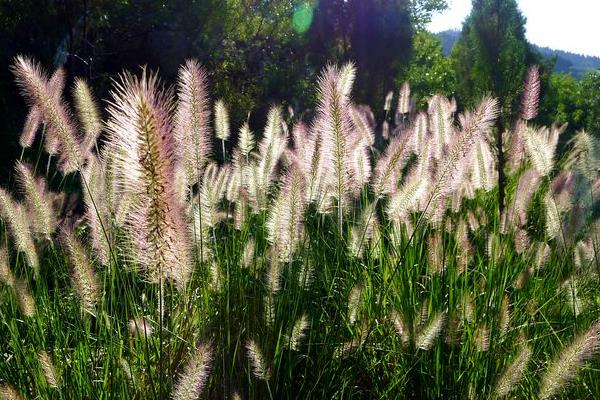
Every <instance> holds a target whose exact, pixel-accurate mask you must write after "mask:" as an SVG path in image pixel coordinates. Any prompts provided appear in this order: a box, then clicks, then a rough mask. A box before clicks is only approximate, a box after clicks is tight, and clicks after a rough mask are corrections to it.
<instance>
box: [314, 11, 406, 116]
mask: <svg viewBox="0 0 600 400" xmlns="http://www.w3.org/2000/svg"><path fill="white" fill-rule="evenodd" d="M410 7H411V2H410V1H409V0H321V1H320V2H319V4H318V6H317V7H316V9H315V22H314V24H313V26H312V28H311V30H310V32H309V33H310V51H309V53H312V58H313V62H312V63H313V65H315V66H318V67H319V68H320V67H321V66H323V65H324V64H326V63H327V62H330V61H335V62H342V61H353V62H355V63H356V67H357V70H358V72H359V74H358V80H357V82H356V85H355V88H356V89H355V90H354V93H353V94H354V96H355V97H356V98H357V100H358V101H360V102H365V103H367V104H371V105H375V109H381V108H382V107H378V105H380V104H381V105H382V104H383V100H384V96H385V93H386V92H387V91H388V90H390V89H391V88H392V87H393V85H394V77H396V76H397V74H398V73H399V71H400V68H401V67H402V66H403V65H405V64H406V62H407V61H408V60H409V58H410V52H411V48H412V36H413V27H412V23H411V8H410Z"/></svg>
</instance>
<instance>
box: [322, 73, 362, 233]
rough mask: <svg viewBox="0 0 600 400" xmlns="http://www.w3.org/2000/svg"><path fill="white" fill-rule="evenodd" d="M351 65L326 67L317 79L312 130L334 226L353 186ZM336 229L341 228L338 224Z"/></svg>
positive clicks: (339, 219)
mask: <svg viewBox="0 0 600 400" xmlns="http://www.w3.org/2000/svg"><path fill="white" fill-rule="evenodd" d="M354 75H355V69H354V65H353V64H346V65H344V66H343V67H342V68H338V67H336V66H333V65H329V66H328V67H327V68H326V69H325V71H324V72H323V73H322V74H321V76H320V78H319V105H318V108H317V118H316V121H315V123H314V126H313V130H314V131H316V132H318V133H319V134H321V135H322V140H323V141H322V144H321V147H320V149H319V150H320V152H321V159H322V161H323V163H324V170H323V171H322V172H323V173H324V178H325V181H326V182H327V185H328V186H330V187H331V194H332V195H333V198H334V199H335V200H337V202H338V223H341V218H342V214H343V211H342V210H343V208H345V207H346V205H347V203H348V201H349V197H350V194H351V193H353V192H354V188H355V187H356V182H355V180H354V179H353V177H352V176H351V174H350V168H349V165H348V164H349V161H350V150H351V149H350V142H351V138H352V136H353V134H352V132H353V130H354V127H353V124H352V120H351V117H350V98H349V93H350V88H351V86H352V82H353V81H354ZM339 228H340V229H342V226H341V224H340V226H339Z"/></svg>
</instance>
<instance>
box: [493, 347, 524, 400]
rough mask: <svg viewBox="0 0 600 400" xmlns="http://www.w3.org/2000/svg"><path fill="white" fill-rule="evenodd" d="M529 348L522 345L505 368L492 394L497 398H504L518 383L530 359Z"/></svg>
mask: <svg viewBox="0 0 600 400" xmlns="http://www.w3.org/2000/svg"><path fill="white" fill-rule="evenodd" d="M531 354H532V351H531V348H530V347H529V346H527V345H523V346H522V348H521V349H520V351H519V353H518V354H517V356H516V357H514V359H513V360H512V362H511V363H510V364H509V365H508V366H507V367H506V369H505V370H504V372H502V375H500V378H499V379H498V382H497V383H496V386H495V388H494V392H495V393H496V396H498V397H499V398H501V397H506V396H508V394H509V393H510V392H511V391H512V390H513V389H514V387H515V385H516V384H517V383H519V381H520V380H521V377H522V376H523V372H525V368H526V367H527V363H528V362H529V360H530V359H531Z"/></svg>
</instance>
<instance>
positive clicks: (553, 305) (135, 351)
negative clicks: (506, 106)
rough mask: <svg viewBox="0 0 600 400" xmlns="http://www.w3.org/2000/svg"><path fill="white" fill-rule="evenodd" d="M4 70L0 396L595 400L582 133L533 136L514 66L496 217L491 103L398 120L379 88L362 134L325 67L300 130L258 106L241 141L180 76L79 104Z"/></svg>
mask: <svg viewBox="0 0 600 400" xmlns="http://www.w3.org/2000/svg"><path fill="white" fill-rule="evenodd" d="M13 72H14V74H15V77H16V80H17V82H18V84H19V86H20V88H21V90H22V92H23V95H24V97H25V99H26V101H27V104H28V106H29V114H28V116H27V118H26V120H25V121H24V129H23V131H22V133H21V136H20V140H19V142H20V144H21V146H22V147H23V156H22V157H21V159H20V160H19V161H17V162H16V164H15V174H14V178H15V179H14V181H15V182H14V183H15V184H14V185H13V186H11V187H8V188H2V189H0V218H1V220H2V229H1V231H0V234H1V235H2V236H1V237H2V240H3V241H2V244H1V246H0V316H1V321H2V323H1V324H0V338H2V340H0V354H1V356H0V357H2V361H1V362H0V395H1V396H2V398H9V399H18V398H105V397H111V398H144V397H146V398H157V399H164V398H173V399H177V400H179V399H198V398H227V399H229V398H231V399H246V398H253V399H264V398H267V399H282V398H303V399H304V398H389V399H397V398H430V399H437V398H451V399H466V398H472V399H481V398H523V399H529V398H540V399H549V398H565V399H566V398H596V397H600V381H599V380H598V379H596V378H597V370H598V367H599V365H598V359H597V358H596V352H597V350H598V347H600V338H599V334H600V330H599V328H598V327H599V325H598V324H599V323H600V322H599V321H600V319H599V313H598V311H599V302H598V299H599V298H600V292H599V290H598V288H599V287H600V286H599V282H598V265H599V263H598V260H597V256H596V250H597V249H598V244H599V242H598V232H597V227H600V222H599V221H600V220H599V219H598V212H597V207H598V203H597V197H598V193H599V188H600V180H599V178H600V176H599V171H600V168H598V166H600V142H598V140H597V139H596V137H595V136H593V135H591V134H590V133H587V132H579V133H578V134H577V135H576V136H574V137H573V138H572V139H571V140H570V141H569V142H568V143H567V144H566V145H565V146H564V148H558V143H559V137H560V135H561V134H562V132H563V131H564V127H560V126H551V127H544V126H539V125H537V124H536V116H537V105H538V101H539V98H538V97H539V74H538V72H537V69H535V68H533V69H531V70H530V72H529V74H528V78H527V81H526V83H525V90H524V95H523V100H522V113H521V117H520V119H519V120H518V121H516V122H515V124H514V126H513V127H512V129H511V130H510V131H509V132H505V133H504V134H505V135H506V137H507V142H506V143H507V150H506V153H505V154H506V155H507V156H508V160H507V161H508V162H507V164H506V170H505V171H504V172H505V173H506V175H507V177H508V180H507V183H508V185H507V190H506V194H507V197H506V207H504V208H503V211H502V213H501V214H498V210H499V207H498V203H497V198H498V187H497V182H498V179H497V176H498V174H499V172H500V171H498V168H497V166H496V164H495V163H494V161H493V160H494V159H495V158H496V154H495V152H496V145H495V143H494V140H495V138H496V137H497V132H496V130H497V128H496V120H497V118H498V116H499V107H498V101H497V100H496V99H494V98H491V97H484V98H482V99H481V101H480V102H479V104H478V105H477V106H476V107H474V108H473V109H471V110H464V111H461V112H459V109H458V107H457V104H456V102H455V101H454V99H448V98H445V97H443V96H440V95H435V96H432V97H431V98H429V99H428V103H427V109H425V110H416V109H415V108H414V104H415V103H414V101H412V100H411V91H410V86H409V83H404V84H403V85H402V87H401V88H400V90H399V92H398V96H394V93H393V92H390V93H391V94H389V95H388V96H387V97H386V101H385V111H386V112H385V119H384V120H383V121H376V120H375V118H374V113H373V112H372V111H371V110H370V108H369V107H368V106H366V105H359V104H355V102H354V101H353V98H352V85H353V81H354V77H355V75H356V73H360V72H361V71H358V72H357V71H356V70H355V67H354V66H353V64H345V65H343V66H335V65H330V66H328V67H326V68H325V69H324V71H323V72H322V74H321V76H320V78H319V80H318V82H317V87H316V88H315V92H316V93H317V96H318V102H317V106H316V109H315V110H314V113H312V115H314V118H313V119H312V120H302V119H298V118H297V117H295V116H296V115H300V114H298V113H294V114H293V115H292V113H288V112H285V111H284V109H283V108H282V107H280V106H279V105H272V106H271V108H270V111H269V112H268V114H267V116H266V119H265V121H264V128H263V129H257V128H258V127H255V126H252V127H251V126H250V125H249V123H248V122H245V123H244V124H243V125H242V126H237V127H236V126H232V124H231V121H230V119H229V114H228V110H227V106H226V104H225V103H224V102H223V101H221V100H216V101H215V102H214V103H213V101H212V99H211V94H210V83H209V82H208V78H207V76H208V74H207V73H206V71H205V70H204V69H203V67H202V66H201V65H200V64H199V63H198V62H197V61H195V60H190V61H187V62H186V63H185V65H183V66H182V67H181V70H180V74H179V78H178V80H177V82H176V84H175V86H173V87H171V86H170V85H168V84H167V83H163V82H161V81H160V79H159V78H158V76H157V75H156V74H155V73H152V72H150V71H147V70H145V69H142V71H141V72H140V73H139V74H132V73H128V72H125V73H123V74H121V75H120V76H119V77H117V78H116V79H115V81H114V84H113V89H112V91H111V93H110V95H109V98H108V99H107V101H106V102H105V103H99V102H97V100H96V99H95V97H94V95H93V88H91V87H90V86H89V84H88V83H87V82H85V81H84V80H81V79H74V81H73V82H74V83H73V88H72V96H69V97H70V98H72V99H73V102H72V104H71V103H69V102H68V101H67V100H66V98H67V96H65V95H64V93H63V92H64V91H65V88H64V86H65V82H66V75H65V72H64V71H62V70H58V71H56V72H54V73H53V74H48V73H47V72H46V71H44V69H43V68H42V66H41V65H40V64H38V63H37V62H35V61H33V60H32V59H30V58H28V57H24V56H19V57H17V58H16V59H15V61H14V65H13ZM101 104H106V107H104V108H103V107H101ZM390 110H395V113H391V112H390ZM248 111H250V110H248ZM392 114H394V115H392ZM236 132H237V135H236V134H235V133H236ZM226 141H228V142H229V143H228V145H227V146H225V142H226ZM36 148H37V149H39V150H35V149H36ZM42 151H43V152H44V153H45V154H46V155H47V160H46V159H45V158H42V156H43V153H42ZM41 160H43V162H40V161H41ZM74 188H76V189H74Z"/></svg>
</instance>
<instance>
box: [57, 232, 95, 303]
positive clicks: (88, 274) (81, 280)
mask: <svg viewBox="0 0 600 400" xmlns="http://www.w3.org/2000/svg"><path fill="white" fill-rule="evenodd" d="M63 242H64V245H65V247H66V249H67V252H68V254H69V260H70V262H71V267H72V274H73V275H72V277H73V284H74V285H75V289H76V290H77V293H78V295H79V299H80V301H81V308H82V310H83V311H85V312H88V313H90V314H92V315H95V308H96V304H97V303H98V301H99V299H100V295H101V293H100V284H99V283H98V278H97V277H96V274H95V272H94V268H93V267H92V263H91V261H90V259H89V256H88V254H87V251H86V250H85V248H84V247H83V245H82V244H81V242H80V241H79V239H78V238H77V237H76V236H75V234H74V233H73V232H71V231H66V230H65V231H63Z"/></svg>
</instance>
